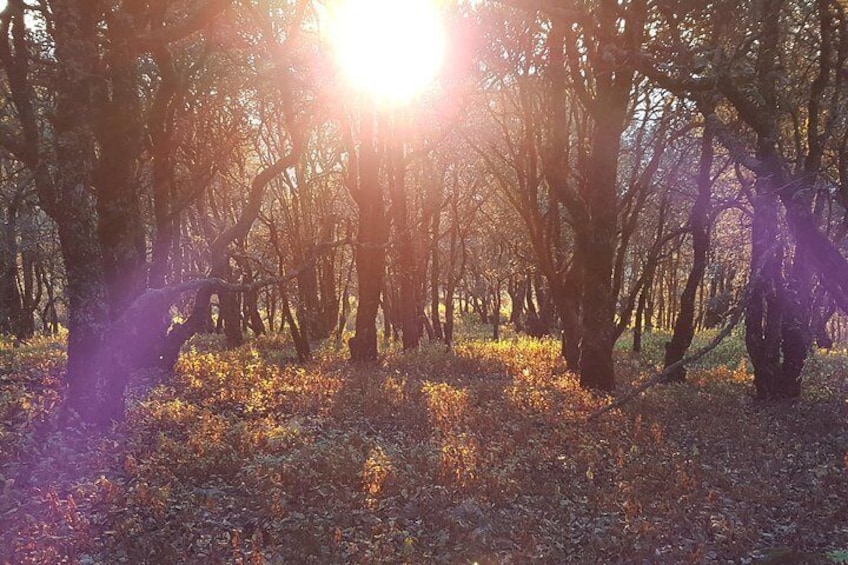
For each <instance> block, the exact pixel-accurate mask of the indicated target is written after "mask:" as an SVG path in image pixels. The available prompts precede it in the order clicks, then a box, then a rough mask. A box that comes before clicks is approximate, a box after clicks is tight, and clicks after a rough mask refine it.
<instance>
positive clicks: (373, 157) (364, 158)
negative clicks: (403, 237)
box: [348, 111, 387, 361]
mask: <svg viewBox="0 0 848 565" xmlns="http://www.w3.org/2000/svg"><path fill="white" fill-rule="evenodd" d="M358 173H359V178H358V183H357V187H356V188H355V189H354V191H353V195H354V200H356V203H357V205H358V207H359V237H358V241H357V243H356V251H355V260H356V280H357V286H358V288H359V302H358V304H357V309H356V333H355V334H354V336H353V337H352V338H351V339H350V342H349V343H348V346H349V347H350V358H351V360H352V361H376V360H377V310H378V309H379V308H380V291H381V289H382V287H383V272H384V270H385V261H386V259H385V257H386V249H385V244H386V236H387V229H386V218H385V212H384V209H383V189H382V187H381V185H380V174H379V173H380V157H379V153H378V151H377V140H376V135H375V131H374V116H373V115H372V114H371V113H370V112H367V111H363V116H362V137H361V140H360V149H359V159H358Z"/></svg>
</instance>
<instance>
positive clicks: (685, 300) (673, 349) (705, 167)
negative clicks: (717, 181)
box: [665, 126, 713, 383]
mask: <svg viewBox="0 0 848 565" xmlns="http://www.w3.org/2000/svg"><path fill="white" fill-rule="evenodd" d="M712 166H713V135H712V131H711V128H710V127H709V126H707V127H705V128H704V134H703V138H702V140H701V159H700V163H699V167H698V179H697V185H698V196H697V197H696V198H695V202H694V203H693V205H692V210H691V211H690V213H689V226H690V228H691V231H692V268H691V270H690V271H689V276H688V277H687V279H686V286H685V287H684V288H683V293H682V294H681V295H680V310H679V311H678V314H677V320H676V321H675V323H674V334H673V335H672V336H671V340H670V341H669V342H667V343H666V345H665V367H666V368H668V367H670V366H671V365H673V364H675V363H677V362H678V361H680V360H681V359H683V356H684V355H685V354H686V350H687V349H689V346H690V345H691V344H692V338H693V337H695V301H696V299H697V293H698V287H699V286H700V285H701V280H703V278H704V273H705V272H706V270H707V260H708V257H707V255H708V253H709V250H710V225H709V221H710V220H709V214H710V198H711V196H712ZM668 380H669V381H670V382H681V383H682V382H684V381H685V380H686V368H685V367H684V366H682V365H681V366H680V367H678V368H677V369H675V370H673V371H672V372H671V373H670V374H669V377H668Z"/></svg>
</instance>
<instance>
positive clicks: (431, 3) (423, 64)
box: [325, 0, 447, 106]
mask: <svg viewBox="0 0 848 565" xmlns="http://www.w3.org/2000/svg"><path fill="white" fill-rule="evenodd" d="M328 10H329V11H328V13H327V18H326V19H327V22H326V28H325V29H326V33H327V35H328V39H329V41H330V44H331V45H332V47H333V50H334V54H335V57H336V61H337V62H338V64H339V66H340V68H341V70H342V72H343V74H344V76H345V78H346V80H347V81H348V82H349V83H350V84H351V86H353V87H354V88H355V89H357V90H359V91H361V92H363V93H364V94H366V95H368V96H370V97H371V98H372V99H373V100H374V101H375V102H376V103H378V104H381V105H389V106H398V105H403V104H407V103H409V102H410V101H411V100H412V99H413V98H415V97H416V96H417V95H418V94H420V93H422V92H424V91H425V90H427V88H429V87H431V86H432V85H433V83H434V82H435V79H436V77H437V76H438V74H439V71H440V69H441V66H442V61H443V59H444V56H445V50H446V43H447V40H446V34H445V29H444V24H443V21H442V18H441V13H440V11H439V9H438V6H437V5H436V3H435V0H339V1H338V3H337V4H335V5H333V6H330V7H328Z"/></svg>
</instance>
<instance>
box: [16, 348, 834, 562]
mask: <svg viewBox="0 0 848 565" xmlns="http://www.w3.org/2000/svg"><path fill="white" fill-rule="evenodd" d="M701 339H703V338H701ZM217 343H218V342H217V341H216V340H214V339H209V338H207V339H205V340H201V341H197V342H195V343H194V347H193V348H192V349H191V350H190V351H188V352H186V354H185V355H184V356H183V358H182V359H181V361H180V362H179V366H178V370H177V371H176V374H175V375H173V376H171V377H168V378H167V379H166V380H164V381H158V382H155V381H154V380H153V379H152V377H151V378H148V379H147V380H144V379H142V380H141V381H140V382H139V383H138V384H137V386H135V387H134V390H133V394H132V398H130V401H129V409H128V413H127V418H126V421H125V422H123V423H121V424H119V425H116V426H115V427H114V428H113V429H112V430H111V431H110V432H108V433H100V434H94V433H92V432H91V431H89V430H86V429H84V428H80V427H77V428H73V429H65V430H59V429H58V428H57V426H56V406H57V405H58V403H59V401H60V386H59V383H60V377H61V374H62V367H63V363H64V349H63V346H62V344H61V343H60V342H57V341H49V340H45V339H41V340H35V341H33V342H32V343H30V344H28V345H25V346H23V347H19V348H15V349H13V348H12V347H11V345H7V346H4V347H2V348H0V421H2V428H0V488H1V489H2V491H0V564H6V563H9V564H17V563H37V564H52V563H79V564H83V565H89V564H94V563H104V564H112V563H132V564H136V563H151V564H154V563H155V564H159V563H204V564H213V563H244V564H249V563H322V564H323V563H451V564H454V563H457V564H463V563H467V564H471V563H475V562H476V563H479V564H481V565H482V564H487V563H531V562H532V563H568V562H573V563H640V564H641V563H705V562H706V563H754V562H759V561H765V562H771V563H804V562H806V563H839V562H848V551H846V550H848V403H846V400H847V399H848V378H846V376H848V355H846V354H845V353H844V352H843V353H817V354H816V355H815V357H814V358H813V359H812V361H811V362H810V364H809V367H808V370H807V373H806V377H805V384H804V394H803V397H802V399H800V400H799V401H797V402H794V403H784V404H776V405H761V404H758V403H755V402H753V401H752V400H751V398H750V388H751V384H750V380H751V379H750V375H749V374H748V373H747V371H746V366H745V362H744V353H743V348H742V345H741V343H740V340H739V339H738V338H737V339H735V340H734V339H731V340H730V341H729V342H728V343H727V344H725V345H722V347H721V348H720V349H719V350H717V351H716V352H714V353H713V354H712V355H711V356H710V357H709V358H707V359H705V360H704V361H703V362H702V363H701V365H699V366H698V367H697V368H695V369H693V370H692V371H690V375H689V377H690V378H689V382H688V383H687V384H685V385H673V386H671V385H670V386H660V387H656V388H654V389H652V390H650V391H648V392H647V393H646V394H645V395H643V396H642V397H641V398H639V399H637V400H635V401H634V402H632V403H630V404H628V405H626V406H624V407H623V408H621V409H618V410H615V411H612V412H610V413H608V414H606V415H604V416H603V417H601V418H600V419H598V420H595V421H593V422H591V423H585V421H584V420H585V417H586V416H587V415H588V414H590V413H591V412H592V411H594V410H596V409H597V408H598V407H600V406H602V405H603V404H605V403H606V402H608V400H609V399H604V398H599V397H595V396H592V395H590V394H588V393H586V392H584V391H582V390H581V389H580V388H579V387H578V386H577V384H576V380H575V378H574V377H573V376H572V375H570V374H568V373H566V372H565V371H564V370H563V366H562V363H561V361H560V359H559V358H558V356H557V352H558V345H557V343H556V342H555V341H553V340H542V341H537V340H532V339H526V338H507V339H505V340H503V341H501V342H498V343H493V342H491V341H486V340H484V339H480V338H475V339H466V340H465V341H462V342H461V343H459V344H458V345H457V346H456V347H455V348H454V349H453V350H447V349H445V348H443V347H441V346H437V345H428V346H425V347H422V348H421V349H420V350H418V351H415V352H412V353H401V352H397V351H391V352H389V353H388V354H387V355H386V356H385V357H384V359H383V360H382V362H380V363H379V364H378V365H373V366H352V365H350V364H349V363H347V362H346V361H345V360H344V355H343V352H341V351H336V350H334V349H333V348H332V347H331V346H328V347H327V348H326V349H325V350H322V351H319V352H318V358H319V359H318V360H316V361H314V362H311V363H309V364H306V365H299V364H297V363H293V362H292V361H291V360H290V359H289V358H288V353H287V351H288V345H287V344H286V343H284V342H281V341H279V340H278V339H271V338H260V339H257V340H254V341H252V342H251V343H249V344H248V345H246V346H244V347H242V348H241V349H238V350H236V351H232V352H224V351H221V350H220V348H219V347H218V345H217ZM661 346H662V338H661V336H653V337H651V338H650V339H649V340H648V343H647V346H646V352H645V353H644V354H643V356H642V357H639V358H637V357H634V356H633V355H632V354H630V353H628V352H626V351H624V350H623V348H622V351H619V352H618V353H617V361H616V363H617V370H618V376H619V380H620V383H621V390H627V389H628V388H629V387H630V386H633V385H634V384H635V383H637V382H638V381H639V380H641V379H644V378H648V377H649V376H650V374H651V370H652V365H653V363H655V362H657V361H658V358H659V354H660V350H661Z"/></svg>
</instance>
